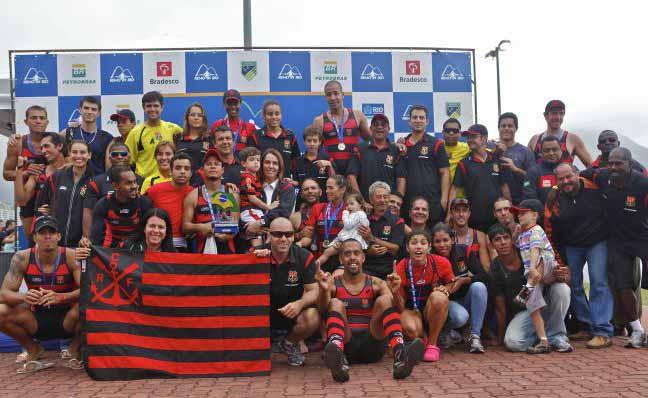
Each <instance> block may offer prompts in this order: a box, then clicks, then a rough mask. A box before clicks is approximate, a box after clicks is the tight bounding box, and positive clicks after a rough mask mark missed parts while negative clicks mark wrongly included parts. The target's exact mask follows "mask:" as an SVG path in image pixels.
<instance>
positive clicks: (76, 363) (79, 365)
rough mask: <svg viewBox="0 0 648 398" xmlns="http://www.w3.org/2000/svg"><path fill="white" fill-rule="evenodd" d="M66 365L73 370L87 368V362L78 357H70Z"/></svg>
mask: <svg viewBox="0 0 648 398" xmlns="http://www.w3.org/2000/svg"><path fill="white" fill-rule="evenodd" d="M64 366H65V367H66V368H68V369H72V370H83V369H85V364H84V363H83V361H82V360H80V359H76V358H70V359H69V360H68V361H67V362H65V363H64Z"/></svg>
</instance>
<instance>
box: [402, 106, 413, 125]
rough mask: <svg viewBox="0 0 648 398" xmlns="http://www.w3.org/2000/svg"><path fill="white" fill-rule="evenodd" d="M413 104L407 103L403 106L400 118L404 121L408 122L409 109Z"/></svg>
mask: <svg viewBox="0 0 648 398" xmlns="http://www.w3.org/2000/svg"><path fill="white" fill-rule="evenodd" d="M413 106H414V105H411V104H410V105H407V106H406V107H405V112H403V115H402V116H401V120H402V121H404V122H409V120H410V110H411V109H412V107H413Z"/></svg>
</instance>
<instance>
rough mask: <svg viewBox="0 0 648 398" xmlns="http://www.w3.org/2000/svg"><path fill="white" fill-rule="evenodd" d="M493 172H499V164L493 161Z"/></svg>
mask: <svg viewBox="0 0 648 398" xmlns="http://www.w3.org/2000/svg"><path fill="white" fill-rule="evenodd" d="M493 172H494V173H499V164H497V163H493Z"/></svg>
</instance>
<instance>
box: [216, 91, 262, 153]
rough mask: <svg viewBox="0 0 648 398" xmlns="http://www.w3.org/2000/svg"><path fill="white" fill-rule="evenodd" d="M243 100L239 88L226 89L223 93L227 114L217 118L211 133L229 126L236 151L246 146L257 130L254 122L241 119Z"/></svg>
mask: <svg viewBox="0 0 648 398" xmlns="http://www.w3.org/2000/svg"><path fill="white" fill-rule="evenodd" d="M241 102H242V100H241V93H239V92H238V90H234V89H229V90H227V91H225V93H224V94H223V108H225V111H226V112H227V115H225V117H224V118H222V119H220V120H216V121H215V122H214V124H212V126H211V129H210V131H211V133H212V134H214V132H215V131H216V129H217V128H218V127H220V126H223V125H225V126H227V127H229V128H230V131H231V132H232V134H233V135H234V143H235V147H234V151H235V152H236V153H238V152H239V151H241V150H243V148H245V146H246V145H247V140H248V137H250V136H251V135H252V134H253V133H254V131H255V130H256V127H255V126H254V123H250V122H246V121H245V120H242V119H241Z"/></svg>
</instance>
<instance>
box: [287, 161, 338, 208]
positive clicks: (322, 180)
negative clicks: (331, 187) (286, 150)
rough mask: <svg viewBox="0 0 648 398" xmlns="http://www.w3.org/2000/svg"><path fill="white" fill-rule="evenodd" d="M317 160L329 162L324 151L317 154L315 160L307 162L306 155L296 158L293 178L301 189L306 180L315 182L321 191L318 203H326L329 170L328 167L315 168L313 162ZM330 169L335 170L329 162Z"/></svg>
mask: <svg viewBox="0 0 648 398" xmlns="http://www.w3.org/2000/svg"><path fill="white" fill-rule="evenodd" d="M318 160H330V158H329V156H328V154H327V153H326V152H325V151H320V152H319V153H318V154H317V157H316V158H315V160H312V161H311V160H308V159H307V158H306V155H305V154H304V155H303V156H300V157H298V158H297V159H296V160H295V169H294V170H293V178H294V179H296V180H297V182H298V183H299V186H300V187H301V184H302V182H304V180H305V179H307V178H312V179H314V180H315V181H317V185H319V187H320V189H321V190H322V197H321V198H320V202H326V201H327V199H326V180H328V178H329V169H328V167H317V166H316V165H315V162H316V161H318ZM331 167H333V168H334V169H335V165H334V163H333V162H331Z"/></svg>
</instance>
